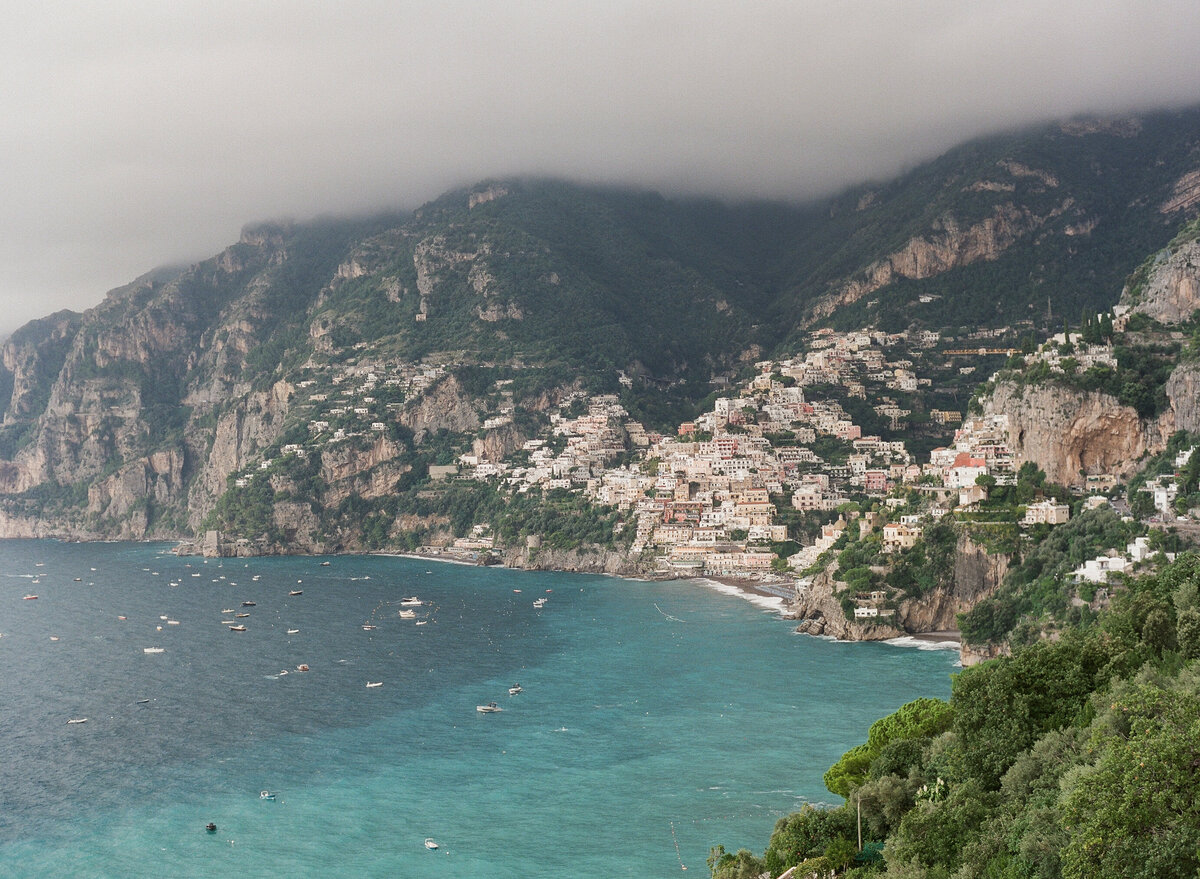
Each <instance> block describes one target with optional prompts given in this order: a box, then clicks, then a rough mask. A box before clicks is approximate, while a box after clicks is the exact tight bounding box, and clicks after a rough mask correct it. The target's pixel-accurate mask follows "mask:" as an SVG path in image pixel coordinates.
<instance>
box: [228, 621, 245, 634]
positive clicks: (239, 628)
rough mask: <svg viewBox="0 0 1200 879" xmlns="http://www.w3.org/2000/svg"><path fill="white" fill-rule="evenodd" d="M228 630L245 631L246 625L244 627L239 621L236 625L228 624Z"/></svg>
mask: <svg viewBox="0 0 1200 879" xmlns="http://www.w3.org/2000/svg"><path fill="white" fill-rule="evenodd" d="M229 631H231V632H244V631H246V627H245V626H243V625H242V624H241V623H238V624H237V625H236V626H230V627H229Z"/></svg>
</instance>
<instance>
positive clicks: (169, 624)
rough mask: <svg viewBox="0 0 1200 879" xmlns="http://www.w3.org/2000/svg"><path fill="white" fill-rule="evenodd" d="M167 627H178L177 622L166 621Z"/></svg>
mask: <svg viewBox="0 0 1200 879" xmlns="http://www.w3.org/2000/svg"><path fill="white" fill-rule="evenodd" d="M167 625H168V626H178V625H179V620H167Z"/></svg>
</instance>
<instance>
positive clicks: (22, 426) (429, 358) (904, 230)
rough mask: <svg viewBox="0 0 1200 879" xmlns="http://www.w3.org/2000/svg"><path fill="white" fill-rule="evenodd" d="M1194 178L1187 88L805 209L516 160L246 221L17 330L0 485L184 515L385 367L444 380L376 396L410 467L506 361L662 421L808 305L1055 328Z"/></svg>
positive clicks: (68, 517) (920, 320) (5, 365)
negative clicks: (1183, 103)
mask: <svg viewBox="0 0 1200 879" xmlns="http://www.w3.org/2000/svg"><path fill="white" fill-rule="evenodd" d="M1072 125H1074V126H1075V127H1074V128H1072ZM1198 172H1200V110H1195V109H1194V110H1188V111H1181V112H1177V113H1160V114H1147V115H1146V116H1143V117H1139V119H1138V120H1137V121H1136V122H1129V123H1127V124H1126V126H1125V127H1124V128H1121V129H1119V130H1115V131H1114V130H1113V129H1112V128H1111V127H1109V128H1105V127H1103V126H1097V127H1095V128H1094V129H1089V130H1087V131H1083V132H1081V131H1080V130H1079V129H1078V123H1064V124H1059V125H1048V126H1043V127H1041V128H1038V129H1035V130H1027V131H1024V132H1018V133H1013V134H1009V135H1003V136H997V137H994V138H988V139H982V140H979V141H974V142H972V143H969V144H966V145H964V146H963V147H960V148H958V149H956V150H952V151H950V152H949V153H947V154H946V155H944V156H942V157H940V158H938V159H936V160H934V161H932V162H929V163H926V164H924V165H922V166H919V167H918V168H916V169H914V170H913V171H911V172H909V173H908V174H906V175H903V176H902V177H900V178H897V179H896V180H893V181H888V182H886V183H883V184H868V185H864V186H862V187H857V188H855V189H852V190H850V191H848V192H846V193H844V194H842V195H840V196H838V197H835V198H833V199H828V200H825V201H822V202H818V203H815V204H812V205H807V206H802V207H794V206H788V205H785V204H780V203H766V204H764V203H741V204H733V205H730V204H724V203H720V202H714V201H712V200H703V199H667V198H664V197H662V196H661V195H658V194H655V193H650V192H645V191H634V190H628V189H622V188H616V187H587V186H580V185H577V184H571V183H566V182H563V181H557V180H546V179H538V178H513V179H506V180H491V181H486V182H484V183H480V184H476V185H474V186H469V187H463V188H459V189H457V190H454V191H451V192H449V193H447V194H445V195H443V196H441V197H440V198H438V199H435V200H433V201H431V202H429V203H428V204H426V205H424V206H422V207H420V208H418V209H417V210H415V211H413V212H412V213H411V214H407V215H398V214H391V215H380V216H377V217H374V218H365V219H356V220H343V219H328V218H326V219H319V220H314V221H311V222H308V223H282V222H267V223H254V224H249V225H248V226H246V227H245V229H244V230H243V234H242V236H241V238H240V240H239V241H238V242H236V243H235V244H232V245H230V246H229V247H228V248H226V249H225V250H224V251H222V252H221V253H220V254H217V255H215V256H213V257H211V258H209V259H208V260H204V261H201V262H199V263H196V264H194V265H192V266H189V267H186V268H182V269H160V270H155V271H152V272H149V273H147V274H145V275H143V276H142V277H140V278H138V279H136V280H135V281H133V282H131V283H130V284H128V285H125V286H124V287H122V288H118V289H117V290H114V291H112V292H111V293H110V294H109V295H108V297H106V299H105V300H104V301H103V302H102V303H100V304H99V305H97V306H95V307H94V308H92V309H89V310H88V311H86V312H83V313H82V314H75V313H71V312H66V313H63V312H60V313H59V314H57V315H55V316H52V317H51V318H45V319H42V320H40V321H34V322H31V323H30V324H28V325H26V326H25V327H22V328H21V329H20V330H18V331H17V332H15V333H14V334H13V336H12V337H11V338H10V339H9V340H8V341H7V342H6V343H5V344H4V345H3V347H2V349H0V415H2V416H3V423H2V424H0V504H3V506H4V509H5V511H6V513H7V514H8V516H9V517H10V522H11V521H13V519H12V517H16V519H17V520H24V519H28V520H29V521H30V523H31V524H30V529H31V530H45V528H47V527H49V528H50V529H51V530H52V531H56V533H64V534H69V535H73V536H124V537H130V536H133V537H141V536H147V535H160V536H161V535H170V536H179V535H183V534H188V533H191V532H192V531H194V530H195V529H196V528H197V527H199V526H200V524H201V523H202V522H203V520H204V519H205V518H206V517H207V515H208V514H209V513H210V512H211V510H212V509H213V508H214V505H215V504H216V503H217V501H218V499H219V498H220V496H221V495H222V493H223V492H224V491H225V490H227V488H228V485H229V483H228V481H229V479H230V478H231V477H232V475H233V474H234V473H235V472H237V471H239V470H241V469H243V468H244V467H245V466H246V465H247V464H250V463H252V462H253V461H255V460H257V457H258V456H261V454H262V453H263V451H264V450H265V449H268V448H270V447H272V446H274V445H277V444H278V443H279V442H280V441H281V439H285V438H289V437H290V438H291V439H292V440H295V439H296V438H297V437H299V436H300V435H301V434H300V433H298V431H299V430H300V428H301V427H302V425H303V422H302V410H303V411H309V410H311V409H312V405H313V404H312V403H311V401H309V402H305V401H303V400H301V399H300V395H299V394H298V388H299V386H300V384H301V383H303V382H305V381H309V382H312V381H317V380H318V379H319V378H320V376H322V375H332V374H333V373H335V372H343V373H346V374H350V373H352V372H354V371H356V370H366V371H368V372H369V371H370V369H369V368H368V366H367V364H371V363H375V364H392V365H393V366H394V367H395V368H396V369H400V370H401V371H402V372H403V371H404V370H410V371H413V374H414V375H415V374H416V373H417V372H421V371H425V372H436V373H437V374H438V376H439V377H438V378H437V379H436V380H435V381H434V382H433V383H432V385H431V386H428V387H423V388H422V389H421V390H420V391H419V392H417V393H416V396H415V397H408V396H404V395H400V398H398V399H391V400H388V402H387V403H386V404H381V405H380V406H378V407H375V404H370V405H371V406H372V407H374V408H372V409H371V413H370V417H371V418H374V419H378V421H377V422H376V423H382V424H385V426H387V425H394V427H388V430H390V431H393V432H394V435H391V434H389V436H391V441H392V442H393V443H394V446H392V447H390V448H394V449H395V450H396V452H395V458H396V461H397V463H396V464H394V465H392V466H394V469H395V471H396V472H395V473H394V474H393V476H394V477H395V478H402V476H403V473H407V472H410V471H411V469H412V468H413V467H414V466H416V467H417V468H418V470H419V469H420V468H422V467H427V466H428V465H429V464H430V463H435V462H438V461H440V460H441V459H443V458H445V457H446V456H447V454H448V452H447V450H446V449H445V448H440V449H434V448H433V447H429V446H428V441H430V440H431V439H433V438H434V437H435V435H436V434H438V432H439V431H446V430H448V431H450V433H451V434H453V435H455V436H457V437H458V438H459V439H458V440H456V441H457V442H459V444H460V445H461V444H462V443H463V442H466V443H467V444H468V445H469V443H470V440H471V437H470V436H469V432H470V430H472V429H475V428H469V427H467V425H469V424H470V423H471V421H472V419H471V418H467V417H466V416H465V415H464V416H462V417H460V418H458V419H457V420H453V419H452V420H451V421H448V422H445V423H444V424H442V423H440V422H439V421H438V420H437V419H436V418H434V419H433V420H431V421H429V422H428V423H429V425H430V427H428V428H423V429H422V431H421V436H420V438H419V439H418V438H417V436H416V435H415V434H414V435H409V434H408V433H406V431H408V430H409V428H408V427H406V426H405V423H406V422H405V417H404V416H403V415H402V412H403V411H404V410H405V409H406V408H407V407H410V406H413V405H419V403H418V402H417V401H418V399H419V398H420V397H421V395H422V394H425V393H426V392H427V391H428V392H433V391H435V390H436V389H437V388H439V387H441V388H442V389H443V390H446V389H448V388H451V386H450V385H449V384H447V382H449V381H450V378H454V379H455V382H456V383H455V384H454V385H453V388H452V392H451V393H449V394H447V395H446V399H447V401H448V402H447V404H446V405H447V407H448V410H456V409H457V410H458V411H460V413H464V412H467V411H472V412H475V413H476V416H475V422H476V423H479V424H482V423H483V422H484V420H485V418H484V416H485V415H486V413H487V411H489V406H493V405H498V404H496V403H495V401H496V400H498V399H499V397H498V396H497V393H496V390H495V388H496V387H498V385H496V382H501V383H507V384H506V385H505V387H507V388H508V390H507V391H506V394H507V396H506V397H505V399H507V400H508V401H509V402H508V403H507V404H505V406H507V408H510V409H512V410H513V411H512V413H511V414H512V417H514V418H516V419H518V421H519V420H521V419H526V420H529V419H532V421H533V422H536V421H537V420H538V419H544V418H545V417H546V414H545V413H546V408H545V407H546V405H547V401H548V400H554V399H563V398H565V397H566V396H567V395H568V394H569V393H570V392H571V391H572V389H586V390H588V391H590V392H595V393H603V392H609V393H621V394H623V395H624V398H625V399H626V401H627V402H628V403H629V405H630V406H631V407H632V409H631V414H632V415H633V416H634V417H636V418H638V419H639V420H642V421H645V422H647V423H649V424H651V425H652V426H667V425H670V424H672V423H673V422H674V423H677V422H678V421H680V420H684V419H685V418H686V417H687V416H688V412H690V411H694V408H693V407H694V404H695V403H696V402H697V401H699V400H701V399H702V398H704V397H706V396H707V395H709V394H710V392H711V391H712V389H713V388H714V387H718V388H719V387H721V386H722V384H721V383H723V382H728V381H730V380H732V379H734V378H735V377H736V376H738V375H739V374H741V373H742V372H743V371H744V370H745V369H746V368H747V367H748V365H749V364H750V363H751V362H753V361H755V360H757V359H758V358H759V357H760V356H761V355H763V354H764V353H766V352H772V351H773V352H779V351H795V350H799V347H800V346H801V345H802V344H803V343H802V341H801V339H802V336H803V334H804V333H805V332H806V328H811V327H813V326H816V325H820V324H829V325H832V326H835V327H837V326H842V327H844V326H874V327H877V328H881V329H888V328H893V329H894V328H896V326H898V324H899V323H903V325H904V326H905V327H921V326H926V327H930V326H932V327H935V328H936V327H941V328H958V327H961V326H963V325H964V322H965V325H967V326H970V327H975V328H981V327H1007V329H1008V330H1009V331H1011V332H1014V333H1015V332H1033V330H1034V329H1035V328H1039V327H1040V328H1043V329H1046V328H1049V327H1050V326H1051V325H1052V324H1053V322H1055V321H1057V320H1060V319H1061V316H1062V315H1064V314H1066V315H1071V316H1074V314H1077V313H1078V312H1079V311H1080V310H1081V309H1083V310H1088V309H1090V310H1093V311H1094V310H1097V309H1098V308H1099V307H1101V306H1103V305H1105V304H1106V303H1107V302H1109V300H1110V298H1111V296H1112V293H1111V292H1109V291H1112V290H1114V289H1119V282H1120V280H1121V279H1123V278H1124V277H1125V276H1126V275H1128V274H1129V273H1130V272H1131V271H1132V270H1133V269H1134V268H1135V267H1136V266H1137V264H1138V263H1139V262H1140V261H1141V260H1142V259H1143V257H1144V256H1145V254H1146V253H1148V252H1154V251H1155V250H1157V249H1158V248H1159V247H1161V246H1162V245H1163V244H1165V243H1166V242H1167V241H1168V240H1169V239H1170V238H1171V236H1172V235H1173V234H1174V230H1175V229H1176V228H1177V226H1178V224H1179V220H1180V219H1181V218H1183V217H1186V216H1189V215H1190V213H1194V211H1195V208H1196V200H1195V199H1193V198H1192V194H1191V193H1192V189H1193V188H1194V186H1193V184H1195V183H1196V181H1197V180H1198V179H1200V177H1198V176H1197V174H1198ZM1064 279H1066V280H1064ZM1043 293H1044V294H1045V295H1046V297H1047V299H1048V301H1049V302H1050V304H1051V305H1053V307H1054V312H1053V313H1052V314H1049V315H1044V314H1043V313H1042V308H1041V304H1040V298H1041V297H1042V295H1043ZM406 374H407V373H406ZM473 377H474V378H473ZM481 377H487V378H488V379H489V381H484V382H481V381H480V380H479V379H480V378H481ZM714 382H715V383H716V384H714ZM333 390H334V389H333V388H332V386H331V388H330V391H331V392H332V391H333ZM450 398H453V402H450V401H449V400H450ZM489 401H490V402H489ZM387 405H391V406H392V408H391V409H388V408H386V406H387ZM306 407H307V408H306ZM334 408H337V407H334ZM502 408H504V407H503V406H502ZM363 417H366V416H363ZM318 420H321V419H318ZM408 423H414V422H412V421H411V418H410V419H409V422H408ZM531 425H532V422H531ZM451 428H453V429H451ZM528 434H529V431H526V432H525V434H523V435H526V436H527V435H528ZM292 444H293V445H294V444H295V443H294V442H293V443H292ZM350 469H354V468H353V467H352V468H350ZM339 472H340V471H339ZM276 490H277V491H280V492H284V493H285V494H286V493H288V492H292V491H293V489H292V488H288V487H281V488H278V489H276ZM341 491H342V490H339V493H340V492H341ZM345 491H348V492H349V494H353V493H354V490H353V488H346V489H345ZM346 496H348V495H346ZM10 527H11V526H10Z"/></svg>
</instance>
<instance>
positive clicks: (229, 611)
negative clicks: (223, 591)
mask: <svg viewBox="0 0 1200 879" xmlns="http://www.w3.org/2000/svg"><path fill="white" fill-rule="evenodd" d="M221 613H233V608H232V607H223V608H221Z"/></svg>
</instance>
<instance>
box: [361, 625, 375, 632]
mask: <svg viewBox="0 0 1200 879" xmlns="http://www.w3.org/2000/svg"><path fill="white" fill-rule="evenodd" d="M363 631H364V632H374V631H375V627H374V626H372V625H371V624H370V623H363Z"/></svg>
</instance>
